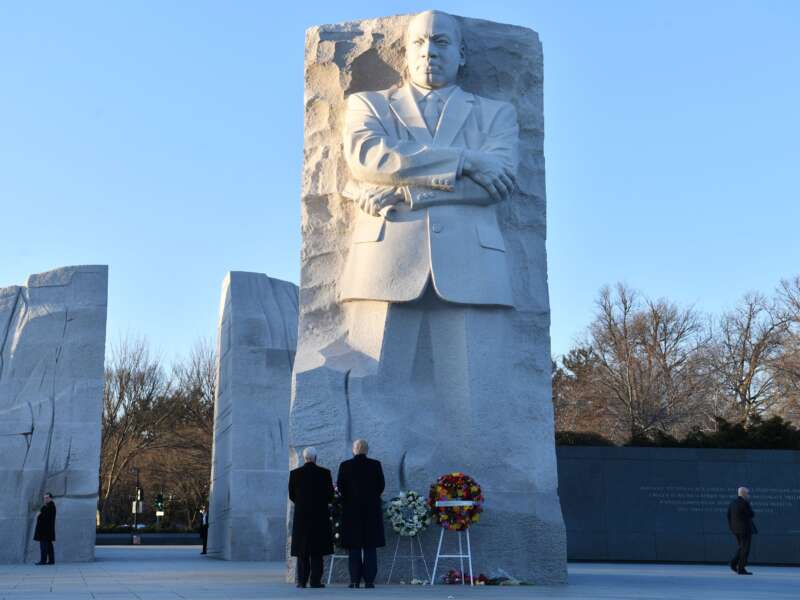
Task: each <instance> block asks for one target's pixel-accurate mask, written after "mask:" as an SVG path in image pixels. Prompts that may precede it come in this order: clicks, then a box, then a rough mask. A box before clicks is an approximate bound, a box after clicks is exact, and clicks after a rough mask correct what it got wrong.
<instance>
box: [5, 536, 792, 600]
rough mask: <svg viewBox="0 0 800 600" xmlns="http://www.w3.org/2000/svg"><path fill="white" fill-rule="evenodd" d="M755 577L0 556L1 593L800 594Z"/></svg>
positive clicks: (192, 554) (160, 598) (127, 551)
mask: <svg viewBox="0 0 800 600" xmlns="http://www.w3.org/2000/svg"><path fill="white" fill-rule="evenodd" d="M752 570H753V571H754V573H755V575H754V576H753V577H743V576H736V575H734V574H733V573H731V572H730V571H729V570H728V569H727V567H723V566H711V565H654V564H589V563H573V564H570V566H569V583H568V584H567V585H564V586H557V587H544V586H525V587H503V588H499V587H479V588H474V589H469V588H463V587H460V586H438V585H437V586H434V587H428V586H425V587H421V586H407V585H406V586H402V585H392V586H379V587H378V588H376V589H374V590H366V589H359V590H349V589H347V588H346V587H345V586H344V585H342V584H333V585H332V586H330V587H329V588H326V589H324V590H316V589H304V590H298V589H296V588H294V586H291V585H289V584H286V583H284V582H283V565H282V564H281V563H267V564H264V563H246V562H223V561H218V560H213V559H207V558H206V557H203V556H200V554H199V549H198V548H195V547H186V546H182V547H178V546H173V547H169V546H143V547H138V548H132V547H124V546H104V547H98V548H97V561H96V562H94V563H83V564H61V565H56V566H53V567H37V566H35V565H0V600H36V599H40V598H43V599H46V600H47V599H53V600H56V599H59V600H212V599H214V600H216V599H220V600H252V599H256V598H274V599H277V600H281V599H284V598H292V599H294V598H316V597H318V598H331V599H341V598H366V597H369V598H409V599H413V600H428V599H431V600H432V599H437V600H438V599H441V600H447V599H453V600H457V599H461V598H464V599H469V598H485V599H492V600H494V599H500V600H502V599H506V598H508V599H509V600H513V599H517V598H565V599H575V600H578V599H581V600H583V599H588V598H603V599H610V598H625V599H646V600H661V599H664V600H666V599H670V600H674V599H677V598H702V599H703V600H714V599H716V598H719V599H723V598H724V599H725V600H730V599H735V598H747V599H748V600H760V599H771V598H798V597H800V568H790V567H758V566H756V567H753V568H752Z"/></svg>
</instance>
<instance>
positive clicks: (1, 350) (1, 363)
mask: <svg viewBox="0 0 800 600" xmlns="http://www.w3.org/2000/svg"><path fill="white" fill-rule="evenodd" d="M22 289H23V288H21V287H20V288H17V296H16V298H14V308H13V310H12V311H11V312H10V313H9V315H8V323H6V326H5V329H4V330H3V340H2V342H0V381H2V379H3V368H4V367H5V359H4V358H3V355H4V354H5V351H6V344H7V343H8V335H9V334H10V333H11V324H12V323H13V322H14V315H16V314H17V308H18V307H19V303H20V298H21V297H22Z"/></svg>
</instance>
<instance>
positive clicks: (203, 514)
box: [200, 506, 208, 554]
mask: <svg viewBox="0 0 800 600" xmlns="http://www.w3.org/2000/svg"><path fill="white" fill-rule="evenodd" d="M200 539H201V540H203V551H202V552H201V553H200V554H206V552H207V550H208V509H207V508H206V507H205V506H201V507H200Z"/></svg>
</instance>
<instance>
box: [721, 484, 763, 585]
mask: <svg viewBox="0 0 800 600" xmlns="http://www.w3.org/2000/svg"><path fill="white" fill-rule="evenodd" d="M754 516H755V513H754V512H753V509H752V507H751V506H750V490H748V489H747V488H746V487H740V488H739V490H738V495H737V497H736V499H735V500H734V501H733V502H731V503H730V506H728V527H730V529H731V533H733V535H735V536H736V544H737V548H736V554H734V555H733V558H732V559H731V563H730V564H731V570H732V571H736V572H737V573H738V574H739V575H752V573H751V572H750V571H748V570H747V568H746V567H747V556H748V555H749V554H750V541H751V539H752V537H753V534H754V533H758V530H757V529H756V526H755V524H754V523H753V517H754Z"/></svg>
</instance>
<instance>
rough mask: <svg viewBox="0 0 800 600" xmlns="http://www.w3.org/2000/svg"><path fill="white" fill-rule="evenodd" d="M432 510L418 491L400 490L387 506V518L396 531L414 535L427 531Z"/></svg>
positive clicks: (404, 534)
mask: <svg viewBox="0 0 800 600" xmlns="http://www.w3.org/2000/svg"><path fill="white" fill-rule="evenodd" d="M431 516H432V515H431V511H430V509H428V504H427V502H425V498H423V497H422V496H420V495H419V494H418V493H417V492H414V491H411V492H400V495H399V496H397V497H396V498H392V499H391V500H390V501H389V503H388V505H387V506H386V518H387V519H389V523H390V524H391V526H392V529H393V530H394V531H395V533H398V534H399V535H402V536H406V537H413V536H415V535H418V534H419V533H421V532H423V531H425V529H426V528H427V527H428V525H430V524H431Z"/></svg>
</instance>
